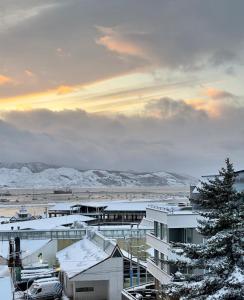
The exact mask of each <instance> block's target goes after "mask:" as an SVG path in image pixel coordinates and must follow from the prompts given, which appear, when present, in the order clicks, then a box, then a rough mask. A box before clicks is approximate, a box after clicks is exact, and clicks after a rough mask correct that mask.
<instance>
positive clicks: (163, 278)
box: [147, 259, 171, 284]
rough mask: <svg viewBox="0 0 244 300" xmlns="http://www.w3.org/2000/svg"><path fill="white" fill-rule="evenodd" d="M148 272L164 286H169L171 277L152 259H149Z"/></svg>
mask: <svg viewBox="0 0 244 300" xmlns="http://www.w3.org/2000/svg"><path fill="white" fill-rule="evenodd" d="M147 270H148V272H149V273H150V274H152V275H153V277H154V278H156V279H157V280H158V281H160V282H161V283H162V284H167V283H169V282H170V281H171V276H170V275H169V274H167V272H166V271H164V270H162V269H161V268H160V267H159V266H157V265H156V264H155V262H154V261H153V260H152V259H147Z"/></svg>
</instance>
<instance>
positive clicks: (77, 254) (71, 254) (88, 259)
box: [56, 238, 109, 278]
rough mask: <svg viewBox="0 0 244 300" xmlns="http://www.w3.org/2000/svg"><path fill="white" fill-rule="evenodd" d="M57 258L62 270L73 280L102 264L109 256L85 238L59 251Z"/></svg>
mask: <svg viewBox="0 0 244 300" xmlns="http://www.w3.org/2000/svg"><path fill="white" fill-rule="evenodd" d="M56 257H57V259H58V260H59V263H60V267H61V270H62V271H64V272H66V273H67V275H68V277H69V278H71V277H74V276H75V275H77V274H79V273H81V272H84V271H85V270H87V269H89V268H91V267H93V266H95V265H96V264H98V263H100V262H102V261H103V260H104V259H106V258H108V257H109V255H108V254H107V253H106V252H105V251H103V250H102V249H101V248H99V247H98V246H97V245H96V244H94V243H92V242H91V241H90V240H88V239H87V238H85V239H83V240H80V241H79V242H77V243H75V244H73V245H71V246H69V247H67V248H65V249H63V250H61V251H59V252H58V253H57V254H56Z"/></svg>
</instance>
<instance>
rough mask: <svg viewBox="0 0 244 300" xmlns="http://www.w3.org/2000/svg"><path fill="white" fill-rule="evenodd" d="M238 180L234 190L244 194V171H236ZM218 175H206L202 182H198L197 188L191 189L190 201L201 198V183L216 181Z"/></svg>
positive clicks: (192, 187)
mask: <svg viewBox="0 0 244 300" xmlns="http://www.w3.org/2000/svg"><path fill="white" fill-rule="evenodd" d="M235 174H236V179H235V184H234V188H235V189H236V190H237V191H238V192H244V170H240V171H236V172H235ZM216 176H218V175H204V176H202V178H201V180H200V181H199V182H198V184H197V185H196V186H191V188H190V200H191V199H193V200H194V199H197V198H198V197H199V192H198V188H200V187H201V182H208V181H209V180H211V179H214V178H215V177H216Z"/></svg>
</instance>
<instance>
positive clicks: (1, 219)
mask: <svg viewBox="0 0 244 300" xmlns="http://www.w3.org/2000/svg"><path fill="white" fill-rule="evenodd" d="M9 219H10V218H7V217H0V223H2V222H8V221H9Z"/></svg>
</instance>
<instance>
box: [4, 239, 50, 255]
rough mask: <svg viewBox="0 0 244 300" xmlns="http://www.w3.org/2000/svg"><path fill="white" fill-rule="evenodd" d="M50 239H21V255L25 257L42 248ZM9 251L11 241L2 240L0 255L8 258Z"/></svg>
mask: <svg viewBox="0 0 244 300" xmlns="http://www.w3.org/2000/svg"><path fill="white" fill-rule="evenodd" d="M49 242H50V240H21V241H20V248H21V253H22V254H21V256H22V258H25V257H27V256H29V255H31V254H33V253H34V252H36V251H38V249H41V248H42V247H43V246H44V245H46V244H47V243H49ZM8 252H9V242H8V241H0V256H2V257H4V258H6V259H7V257H8Z"/></svg>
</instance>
